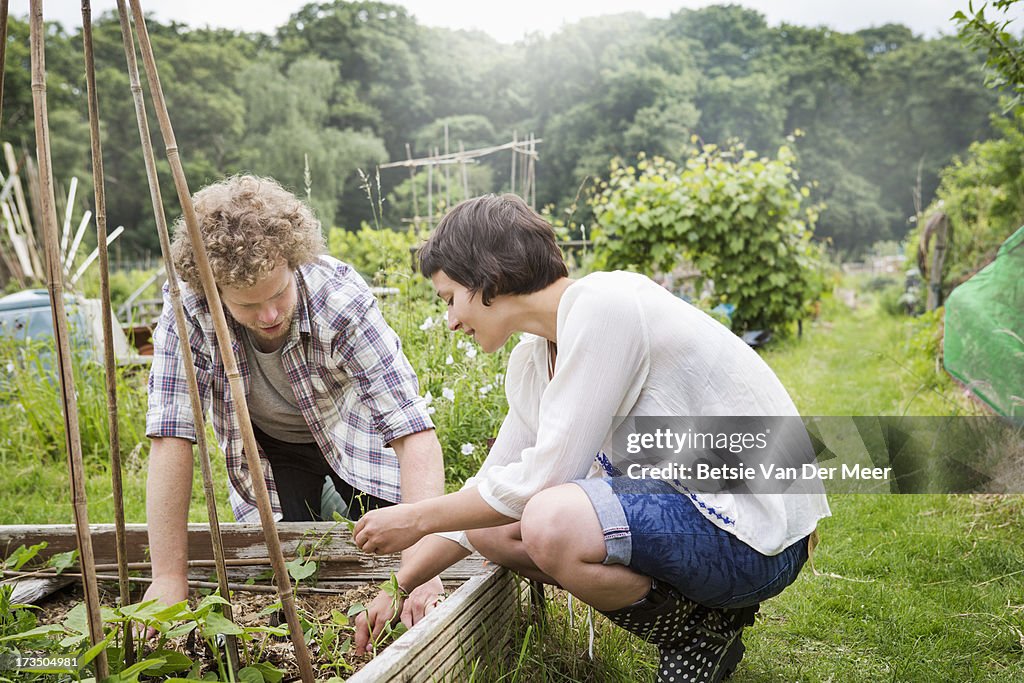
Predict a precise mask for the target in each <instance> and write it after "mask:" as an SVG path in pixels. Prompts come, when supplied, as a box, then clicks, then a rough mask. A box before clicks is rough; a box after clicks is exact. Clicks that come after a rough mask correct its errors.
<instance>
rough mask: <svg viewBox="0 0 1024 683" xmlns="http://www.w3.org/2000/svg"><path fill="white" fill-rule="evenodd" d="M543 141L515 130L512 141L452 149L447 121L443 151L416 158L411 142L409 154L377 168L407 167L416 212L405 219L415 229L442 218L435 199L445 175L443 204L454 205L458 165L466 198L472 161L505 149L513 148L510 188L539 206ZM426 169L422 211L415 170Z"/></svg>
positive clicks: (534, 206) (438, 194) (406, 150)
mask: <svg viewBox="0 0 1024 683" xmlns="http://www.w3.org/2000/svg"><path fill="white" fill-rule="evenodd" d="M541 142H543V140H542V139H540V138H536V137H534V135H533V133H530V135H529V136H527V137H525V138H523V139H521V140H520V139H519V137H518V134H517V133H515V132H513V133H512V141H511V142H506V143H504V144H501V145H494V146H491V147H480V148H478V149H465V146H464V145H463V143H462V141H461V140H460V141H459V151H457V152H452V151H450V139H449V134H448V125H447V124H445V127H444V152H443V153H442V152H441V151H440V150H439V149H438V148H437V147H435V148H434V152H433V154H431V155H430V156H426V157H418V158H415V159H414V158H413V156H412V149H411V148H410V146H409V144H408V143H406V145H405V154H406V158H405V159H404V160H402V161H393V162H391V163H388V164H381V165H380V166H378V169H388V168H408V169H409V180H410V181H411V182H410V186H411V187H412V205H413V215H412V216H411V217H408V218H406V219H404V222H407V223H411V224H412V226H413V228H414V229H418V228H420V227H421V226H423V225H426V226H433V225H434V223H435V217H436V218H438V219H439V218H440V216H441V214H443V213H444V212H443V211H439V212H438V211H436V209H437V202H436V201H435V200H434V192H435V188H436V187H437V185H439V184H440V179H441V177H442V175H443V177H444V183H443V185H444V207H445V209H448V208H451V206H452V193H451V188H452V182H451V172H452V169H453V168H454V167H458V169H459V173H460V175H461V181H462V182H461V185H462V198H463V199H467V198H469V197H470V196H471V195H470V191H471V188H470V185H469V172H468V166H469V165H470V164H476V163H479V160H480V159H482V158H484V157H487V156H490V155H493V154H499V153H502V152H505V151H509V150H510V151H511V152H512V159H511V170H510V172H509V178H510V180H509V191H510V192H512V193H516V191H517V188H518V194H519V195H520V196H521V197H522V198H523V199H524V200H525V201H526V202H527V203H528V204H529V205H530V206H531V207H533V208H537V160H538V158H539V155H538V154H537V145H539V144H540V143H541ZM421 168H426V170H427V213H426V215H421V214H420V205H419V196H418V193H417V190H416V174H417V173H418V171H419V169H421ZM437 196H438V197H440V196H441V189H440V188H437Z"/></svg>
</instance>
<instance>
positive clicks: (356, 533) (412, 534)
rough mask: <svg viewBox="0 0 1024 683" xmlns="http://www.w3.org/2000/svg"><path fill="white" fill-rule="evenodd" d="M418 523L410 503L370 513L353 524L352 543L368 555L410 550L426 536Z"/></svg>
mask: <svg viewBox="0 0 1024 683" xmlns="http://www.w3.org/2000/svg"><path fill="white" fill-rule="evenodd" d="M419 520H420V515H419V509H418V508H417V506H416V505H414V504H408V503H403V504H400V505H392V506H390V507H386V508H379V509H377V510H371V511H369V512H367V513H366V514H365V515H363V516H362V518H361V519H360V520H359V521H358V522H356V526H355V529H354V530H353V532H352V541H353V542H354V543H355V544H356V545H357V546H359V549H360V550H362V551H363V552H364V553H369V554H371V555H387V554H389V553H397V552H398V551H400V550H405V549H406V548H409V547H412V546H413V545H415V544H416V542H417V541H419V540H420V539H421V538H423V536H425V535H426V532H425V531H423V530H422V529H421V528H420V524H419Z"/></svg>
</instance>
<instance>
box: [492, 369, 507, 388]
mask: <svg viewBox="0 0 1024 683" xmlns="http://www.w3.org/2000/svg"><path fill="white" fill-rule="evenodd" d="M504 381H505V375H503V374H501V373H500V372H499V373H498V374H497V375H495V376H494V383H495V384H498V385H501V383H502V382H504Z"/></svg>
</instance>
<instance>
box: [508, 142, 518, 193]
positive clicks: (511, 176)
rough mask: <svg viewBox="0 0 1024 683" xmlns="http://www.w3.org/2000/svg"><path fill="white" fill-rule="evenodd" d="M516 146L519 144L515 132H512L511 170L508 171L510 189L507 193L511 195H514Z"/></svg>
mask: <svg viewBox="0 0 1024 683" xmlns="http://www.w3.org/2000/svg"><path fill="white" fill-rule="evenodd" d="M518 144H519V142H518V138H517V137H516V131H512V170H511V171H509V174H508V177H509V183H510V186H509V187H510V188H511V189H509V192H511V193H512V194H515V193H516V153H517V152H518V151H519V147H517V145H518Z"/></svg>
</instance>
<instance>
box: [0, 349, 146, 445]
mask: <svg viewBox="0 0 1024 683" xmlns="http://www.w3.org/2000/svg"><path fill="white" fill-rule="evenodd" d="M73 355H74V356H75V358H74V361H73V370H74V380H75V391H76V396H77V401H78V425H79V432H80V436H81V442H82V454H83V456H84V457H85V458H89V459H97V460H98V461H99V462H107V461H109V458H110V455H109V454H110V433H109V427H108V411H107V393H106V384H105V382H106V380H105V377H106V371H105V370H104V368H103V364H102V363H97V362H96V361H94V360H91V359H88V358H85V357H84V354H81V353H79V354H73ZM56 365H57V363H56V351H55V349H54V347H53V341H52V338H46V339H43V340H30V341H20V340H14V339H9V338H8V339H0V424H3V425H4V428H3V433H2V436H0V451H3V452H5V453H32V454H36V456H37V457H39V458H42V459H43V460H42V461H45V460H50V461H51V463H53V462H56V463H61V462H63V457H64V456H63V454H64V452H65V450H64V418H63V407H62V405H61V397H60V392H59V391H58V390H57V370H56ZM145 380H146V377H145V373H144V372H143V373H139V371H138V369H128V368H118V369H117V371H116V385H117V391H118V397H119V400H118V426H119V429H120V440H121V455H122V457H124V456H127V455H128V453H129V452H130V451H131V449H132V448H133V447H134V446H135V445H136V444H137V443H140V442H142V441H145V440H146V438H145V422H146V421H145V414H146V393H145V389H144V387H145Z"/></svg>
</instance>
